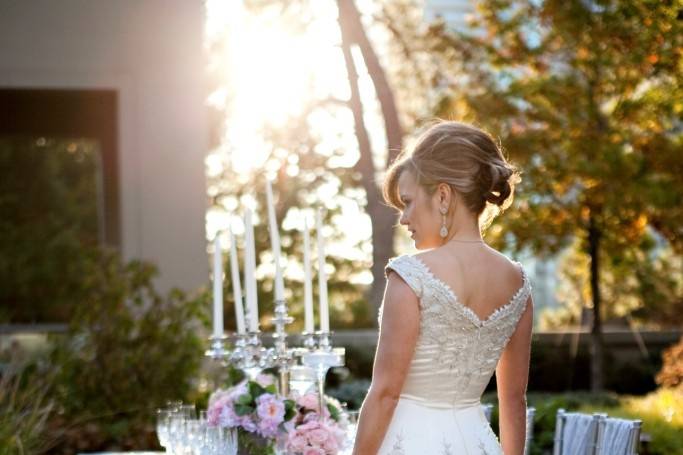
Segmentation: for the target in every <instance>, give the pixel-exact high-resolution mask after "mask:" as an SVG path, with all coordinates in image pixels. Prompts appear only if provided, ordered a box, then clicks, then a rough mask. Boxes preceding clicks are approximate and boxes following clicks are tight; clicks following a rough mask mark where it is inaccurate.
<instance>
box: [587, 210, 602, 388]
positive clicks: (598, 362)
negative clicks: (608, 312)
mask: <svg viewBox="0 0 683 455" xmlns="http://www.w3.org/2000/svg"><path fill="white" fill-rule="evenodd" d="M595 216H596V215H595V214H594V213H593V211H591V213H590V219H589V226H588V252H589V254H590V258H591V273H590V280H591V294H592V297H593V322H592V324H591V391H592V392H600V391H602V390H603V389H604V384H603V377H604V375H603V359H604V351H605V349H604V340H603V338H602V317H601V316H600V305H601V297H600V263H599V253H600V237H601V232H600V229H599V228H598V227H597V226H596V220H595Z"/></svg>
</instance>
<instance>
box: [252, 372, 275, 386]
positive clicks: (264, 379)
mask: <svg viewBox="0 0 683 455" xmlns="http://www.w3.org/2000/svg"><path fill="white" fill-rule="evenodd" d="M256 382H257V383H258V385H260V386H261V387H264V388H265V387H268V386H269V385H273V384H275V379H274V377H273V375H270V374H259V375H258V376H256Z"/></svg>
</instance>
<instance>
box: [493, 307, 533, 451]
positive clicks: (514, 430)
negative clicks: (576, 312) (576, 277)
mask: <svg viewBox="0 0 683 455" xmlns="http://www.w3.org/2000/svg"><path fill="white" fill-rule="evenodd" d="M533 306H534V302H533V299H532V298H531V296H529V300H527V302H526V309H525V310H524V313H522V317H521V319H520V320H519V322H518V324H517V328H516V329H515V332H514V333H513V334H512V337H511V338H510V340H509V341H508V344H507V346H506V347H505V350H504V351H503V354H502V355H501V357H500V360H499V361H498V366H497V367H496V384H497V389H498V407H499V411H500V412H499V420H498V428H499V430H500V442H501V445H502V446H503V453H505V455H523V454H524V443H525V439H526V386H527V382H528V379H529V357H530V354H531V329H532V328H533V323H534V309H533Z"/></svg>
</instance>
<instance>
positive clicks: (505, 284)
mask: <svg viewBox="0 0 683 455" xmlns="http://www.w3.org/2000/svg"><path fill="white" fill-rule="evenodd" d="M415 257H416V258H418V259H419V260H421V261H422V262H423V263H424V264H425V266H426V267H427V268H428V269H429V270H430V271H431V273H432V275H433V276H434V277H435V278H436V279H437V280H439V281H441V282H442V283H443V284H445V285H446V286H447V287H448V288H450V290H451V291H452V292H453V294H455V296H456V297H457V299H458V301H459V302H460V303H461V304H462V305H464V306H466V307H468V308H470V310H472V311H473V312H474V313H475V314H476V315H477V317H478V318H479V319H480V320H486V319H487V318H488V317H489V316H490V315H491V314H493V313H494V312H495V311H496V310H497V309H499V308H501V307H503V306H504V305H506V304H508V303H509V301H510V298H511V297H512V296H513V295H514V294H515V292H516V291H517V290H518V289H519V288H520V287H521V286H522V284H523V279H522V274H521V271H520V269H519V267H518V266H517V265H515V264H514V263H513V262H512V261H510V259H508V258H507V257H506V256H505V255H503V254H502V253H500V252H498V251H496V250H494V249H493V248H491V247H489V246H487V245H484V244H462V245H456V246H454V247H451V246H449V247H439V248H435V249H432V250H429V251H426V252H423V253H419V254H416V255H415Z"/></svg>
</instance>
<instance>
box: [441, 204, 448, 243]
mask: <svg viewBox="0 0 683 455" xmlns="http://www.w3.org/2000/svg"><path fill="white" fill-rule="evenodd" d="M439 211H440V212H441V230H440V231H439V235H440V236H441V238H442V239H445V238H446V236H447V235H448V228H447V227H446V213H447V210H446V207H441V208H440V209H439Z"/></svg>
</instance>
